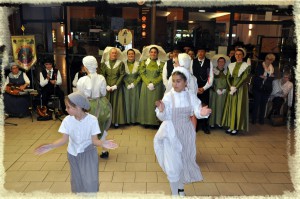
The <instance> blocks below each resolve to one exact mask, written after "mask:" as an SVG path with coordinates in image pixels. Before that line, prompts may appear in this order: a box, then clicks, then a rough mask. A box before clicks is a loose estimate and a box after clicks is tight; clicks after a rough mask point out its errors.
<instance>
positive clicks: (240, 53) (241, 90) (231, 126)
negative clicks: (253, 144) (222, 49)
mask: <svg viewBox="0 0 300 199" xmlns="http://www.w3.org/2000/svg"><path fill="white" fill-rule="evenodd" d="M245 56H246V50H244V49H243V48H238V49H237V50H236V51H235V58H236V62H234V63H231V64H229V66H228V72H227V76H226V79H227V84H228V87H229V93H228V94H227V97H226V102H225V108H224V113H223V117H222V125H223V126H226V127H228V130H226V133H230V134H231V135H236V134H237V133H238V131H239V130H245V131H248V126H249V124H248V119H249V101H248V85H247V79H248V76H249V74H250V70H251V67H250V66H249V65H248V64H247V63H246V62H243V58H244V57H245Z"/></svg>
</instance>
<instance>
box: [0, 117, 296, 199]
mask: <svg viewBox="0 0 300 199" xmlns="http://www.w3.org/2000/svg"><path fill="white" fill-rule="evenodd" d="M6 121H7V122H13V123H18V126H10V125H5V127H4V128H5V134H4V167H5V173H4V174H2V176H5V177H4V181H5V182H4V187H5V189H7V190H11V191H16V192H32V191H36V190H38V191H44V192H50V193H69V192H70V174H69V163H68V160H67V156H66V147H67V146H66V145H65V146H63V147H60V148H58V149H55V150H53V151H51V152H49V153H47V154H44V155H42V156H35V155H34V154H33V150H34V148H36V147H37V146H39V145H41V144H43V143H49V142H51V141H54V140H56V139H57V138H59V137H60V134H59V133H58V132H57V130H58V127H59V125H60V121H52V120H51V121H36V120H35V121H34V122H31V119H30V118H23V119H19V118H8V119H7V120H6ZM155 132H156V131H155V130H151V129H144V128H143V127H141V126H138V125H137V126H125V127H121V128H119V129H110V130H109V138H111V139H114V140H115V141H116V142H117V143H118V144H119V148H118V149H116V150H112V151H110V157H109V159H108V160H103V159H100V165H99V173H100V192H102V193H103V192H121V193H123V194H124V193H131V194H132V193H139V194H153V193H154V194H159V195H164V194H165V195H169V194H170V188H169V184H168V181H167V178H166V175H165V174H164V173H163V171H162V170H161V168H160V167H159V165H158V163H157V161H156V158H155V154H154V151H153V137H154V135H155ZM293 136H294V133H293V132H288V131H287V129H286V127H272V126H270V125H269V124H266V125H264V126H262V125H259V124H257V125H250V132H249V133H243V134H241V135H239V136H230V135H227V134H225V133H224V132H223V131H221V130H219V129H217V130H212V133H211V134H210V135H206V134H204V133H202V132H198V133H197V141H196V142H197V162H198V164H199V165H200V168H201V171H202V174H203V176H204V181H202V182H197V183H193V184H189V185H186V186H185V191H186V194H187V195H188V196H220V195H225V196H241V195H278V194H279V195H281V194H283V193H284V192H287V191H291V192H293V191H294V188H293V184H292V182H291V178H290V173H289V166H288V155H289V154H292V153H293V150H294V147H293V143H294V142H293V139H290V140H291V141H292V146H291V147H289V148H290V150H289V151H288V147H287V140H288V138H289V137H290V138H293ZM99 151H100V149H99Z"/></svg>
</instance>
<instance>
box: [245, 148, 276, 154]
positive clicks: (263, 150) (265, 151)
mask: <svg viewBox="0 0 300 199" xmlns="http://www.w3.org/2000/svg"><path fill="white" fill-rule="evenodd" d="M250 149H251V151H253V153H254V154H256V155H269V154H271V152H270V150H272V149H268V148H262V147H260V148H257V147H256V148H254V147H252V148H250Z"/></svg>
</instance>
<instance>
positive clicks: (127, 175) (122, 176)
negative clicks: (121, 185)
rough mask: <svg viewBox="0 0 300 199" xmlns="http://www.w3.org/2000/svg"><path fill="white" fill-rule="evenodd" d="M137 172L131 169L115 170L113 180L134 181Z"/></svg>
mask: <svg viewBox="0 0 300 199" xmlns="http://www.w3.org/2000/svg"><path fill="white" fill-rule="evenodd" d="M134 180H135V172H131V171H122V172H118V171H115V172H114V174H113V179H112V182H134Z"/></svg>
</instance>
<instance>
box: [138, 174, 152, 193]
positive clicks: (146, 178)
mask: <svg viewBox="0 0 300 199" xmlns="http://www.w3.org/2000/svg"><path fill="white" fill-rule="evenodd" d="M135 175H136V177H135V182H157V174H156V172H135ZM147 190H148V189H147Z"/></svg>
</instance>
